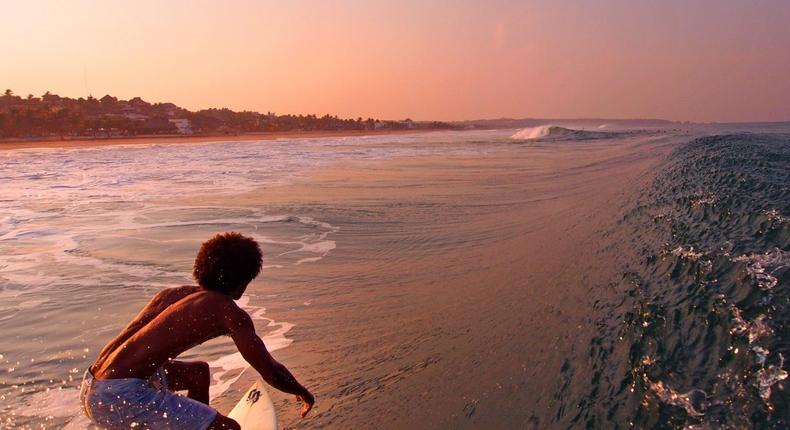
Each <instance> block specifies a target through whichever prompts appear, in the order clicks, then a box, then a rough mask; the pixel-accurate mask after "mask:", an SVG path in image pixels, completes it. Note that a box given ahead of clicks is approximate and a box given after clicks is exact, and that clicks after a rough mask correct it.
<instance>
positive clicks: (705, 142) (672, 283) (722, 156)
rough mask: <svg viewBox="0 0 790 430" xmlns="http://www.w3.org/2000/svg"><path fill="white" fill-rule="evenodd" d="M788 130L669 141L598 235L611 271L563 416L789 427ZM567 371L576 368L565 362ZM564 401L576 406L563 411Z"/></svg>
mask: <svg viewBox="0 0 790 430" xmlns="http://www.w3.org/2000/svg"><path fill="white" fill-rule="evenodd" d="M789 216H790V135H779V134H773V135H772V134H736V135H726V136H710V137H703V138H699V139H696V140H694V141H692V142H690V143H688V144H686V145H684V146H682V147H680V148H678V149H677V150H676V151H675V152H674V153H673V154H672V155H670V156H669V158H668V159H667V160H666V162H665V164H664V166H663V168H662V170H661V172H660V173H659V174H658V176H657V177H656V179H655V180H654V181H653V184H652V185H651V186H648V187H647V189H646V190H645V191H644V193H643V195H642V196H641V197H639V200H637V201H636V202H635V204H634V206H633V207H632V209H630V210H628V211H627V212H625V215H624V216H623V218H622V219H621V220H620V222H619V225H618V226H617V227H616V229H615V230H613V231H611V232H610V233H609V234H610V235H612V236H616V237H618V238H623V240H622V241H621V244H619V245H617V249H618V252H619V254H620V255H621V257H622V260H621V261H626V263H624V266H623V268H622V272H621V273H622V277H621V279H619V280H614V281H613V282H612V284H611V285H610V286H608V288H609V289H610V292H611V293H612V296H613V297H615V298H616V299H614V301H613V302H608V301H607V300H606V299H604V298H601V299H599V300H597V301H596V302H595V304H594V307H595V308H596V310H598V311H599V312H600V314H601V316H600V317H599V319H598V320H597V321H596V322H595V324H596V325H597V327H598V330H597V332H598V334H597V335H596V336H595V337H594V338H593V339H592V340H591V342H590V345H589V349H588V351H587V353H586V355H585V357H586V359H585V360H584V366H585V370H586V369H588V368H589V373H584V374H585V376H578V377H577V380H576V381H575V384H573V386H575V387H585V388H583V389H581V392H573V391H571V390H570V389H566V388H560V389H559V390H558V392H557V393H556V394H555V397H556V398H559V399H563V400H562V402H561V408H560V410H558V411H557V413H556V415H555V421H556V422H557V423H564V424H565V425H564V426H563V427H586V428H660V429H664V428H666V429H670V428H694V429H738V428H768V429H774V428H775V429H780V428H782V429H784V428H788V426H790V397H788V393H787V390H788V388H790V386H788V379H787V377H788V369H787V359H788V358H789V357H790V223H789V222H788V219H789ZM569 367H570V368H569V370H568V371H567V373H569V374H571V372H574V371H577V373H583V372H579V369H575V368H573V366H569ZM569 411H573V412H569Z"/></svg>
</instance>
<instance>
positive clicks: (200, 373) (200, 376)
mask: <svg viewBox="0 0 790 430" xmlns="http://www.w3.org/2000/svg"><path fill="white" fill-rule="evenodd" d="M195 374H196V375H197V380H198V381H200V383H201V384H206V385H209V384H211V369H210V368H209V365H208V363H206V362H205V361H198V362H196V363H195Z"/></svg>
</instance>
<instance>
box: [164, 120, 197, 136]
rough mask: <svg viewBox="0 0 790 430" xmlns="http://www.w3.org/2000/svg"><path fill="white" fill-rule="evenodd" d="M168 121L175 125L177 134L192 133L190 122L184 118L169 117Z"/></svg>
mask: <svg viewBox="0 0 790 430" xmlns="http://www.w3.org/2000/svg"><path fill="white" fill-rule="evenodd" d="M168 121H170V123H172V124H173V125H175V126H176V128H177V129H178V134H192V124H191V123H190V122H189V120H188V119H186V118H178V119H170V120H168Z"/></svg>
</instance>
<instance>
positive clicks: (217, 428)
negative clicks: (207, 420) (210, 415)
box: [206, 414, 241, 430]
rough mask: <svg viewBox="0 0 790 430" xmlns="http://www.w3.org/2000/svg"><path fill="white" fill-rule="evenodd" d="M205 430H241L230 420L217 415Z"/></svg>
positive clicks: (237, 424)
mask: <svg viewBox="0 0 790 430" xmlns="http://www.w3.org/2000/svg"><path fill="white" fill-rule="evenodd" d="M206 430H241V426H240V425H239V423H237V422H236V421H235V420H233V419H232V418H228V417H226V416H224V415H220V414H217V417H216V418H214V421H212V422H211V425H210V426H208V428H207V429H206Z"/></svg>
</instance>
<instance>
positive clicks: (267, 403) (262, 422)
mask: <svg viewBox="0 0 790 430" xmlns="http://www.w3.org/2000/svg"><path fill="white" fill-rule="evenodd" d="M228 416H229V417H230V418H233V419H234V420H236V422H237V423H239V425H241V430H277V415H276V414H275V412H274V404H273V403H272V398H271V397H269V393H268V392H267V391H266V386H265V384H264V382H263V381H261V380H260V379H259V380H257V381H256V382H255V383H254V384H252V387H250V389H249V390H247V392H246V393H245V394H244V397H242V398H241V400H239V403H236V406H234V407H233V410H231V411H230V413H229V414H228Z"/></svg>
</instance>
